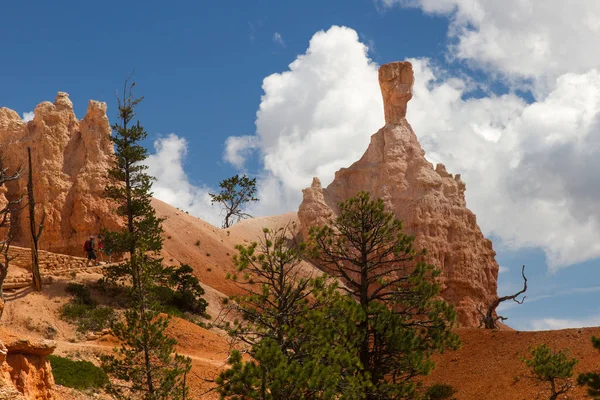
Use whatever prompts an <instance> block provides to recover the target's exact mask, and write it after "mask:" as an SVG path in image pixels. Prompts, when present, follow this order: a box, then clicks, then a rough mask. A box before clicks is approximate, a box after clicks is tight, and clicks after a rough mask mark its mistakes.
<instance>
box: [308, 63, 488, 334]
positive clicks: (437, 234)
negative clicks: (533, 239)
mask: <svg viewBox="0 0 600 400" xmlns="http://www.w3.org/2000/svg"><path fill="white" fill-rule="evenodd" d="M379 82H380V86H381V90H382V93H383V100H384V107H385V121H386V125H385V126H384V127H383V128H381V129H380V130H379V131H378V132H377V133H375V134H374V135H373V136H372V137H371V143H370V145H369V147H368V149H367V151H366V153H365V154H364V155H363V156H362V158H361V159H360V160H358V161H357V162H355V163H354V164H352V165H351V166H350V167H349V168H342V169H340V170H339V171H337V172H336V174H335V178H334V180H333V182H332V183H331V184H330V185H329V186H328V187H327V188H325V189H323V188H322V187H321V184H320V182H319V181H318V179H316V178H315V180H313V184H312V186H311V187H310V188H307V189H304V190H303V194H304V199H303V202H302V204H301V205H300V209H299V211H298V218H299V220H300V224H301V228H302V232H303V235H304V236H305V237H306V235H307V232H308V229H309V228H310V227H311V226H313V225H315V224H317V225H320V224H324V223H326V222H327V221H328V220H329V218H330V217H331V216H332V215H336V214H337V212H338V209H337V206H336V204H337V203H339V202H341V201H344V200H346V199H348V198H350V197H352V196H355V195H356V194H357V193H358V192H360V191H362V190H366V191H368V192H370V194H371V196H372V197H374V198H382V199H383V201H384V202H385V204H386V207H387V208H388V209H389V210H393V211H394V212H395V214H396V216H397V217H398V218H399V219H401V220H403V221H404V225H403V226H404V229H405V231H406V232H407V233H409V234H411V235H414V236H415V237H416V239H415V247H416V248H417V249H418V248H426V249H427V251H428V254H427V256H426V261H427V262H429V263H432V264H434V265H435V266H436V267H438V268H440V269H441V271H442V276H441V284H442V288H443V290H442V296H443V297H444V299H446V300H447V301H448V302H450V303H451V304H453V305H454V306H455V308H456V310H457V312H458V316H459V322H460V324H461V325H463V326H478V325H479V319H478V313H477V310H476V308H477V306H478V305H480V304H482V305H487V304H489V303H490V302H491V301H493V300H494V299H495V298H496V289H497V279H498V264H497V263H496V261H495V258H494V257H495V254H496V253H495V251H494V250H493V248H492V243H491V242H490V241H489V240H488V239H486V238H485V237H484V236H483V234H482V233H481V230H480V229H479V226H478V225H477V221H476V218H475V214H473V213H472V212H471V211H470V210H469V209H468V208H467V207H466V202H465V183H464V182H463V181H462V180H461V178H460V175H455V176H453V175H452V174H450V173H448V172H447V171H446V168H445V167H444V165H442V164H438V165H437V166H436V167H435V169H434V167H433V165H432V164H431V163H429V162H428V161H427V160H426V159H425V152H424V151H423V149H422V148H421V146H420V144H419V142H418V140H417V137H416V135H415V133H414V132H413V130H412V128H411V126H410V124H409V123H408V122H407V121H406V118H405V116H406V105H407V102H408V101H409V100H410V99H411V97H412V85H413V82H414V78H413V74H412V66H411V65H410V63H408V62H403V63H391V64H386V65H383V66H381V68H380V70H379Z"/></svg>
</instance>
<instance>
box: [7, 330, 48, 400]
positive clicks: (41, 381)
mask: <svg viewBox="0 0 600 400" xmlns="http://www.w3.org/2000/svg"><path fill="white" fill-rule="evenodd" d="M0 337H1V338H2V341H0V400H2V399H14V400H17V399H23V400H30V399H31V400H51V399H54V398H55V396H54V393H53V391H54V377H53V376H52V368H51V367H50V362H49V361H48V360H47V358H46V357H47V356H48V355H49V354H52V352H53V351H54V349H55V348H56V344H55V343H54V342H51V341H47V340H30V339H23V338H15V337H13V336H12V335H10V334H7V332H4V331H2V332H0Z"/></svg>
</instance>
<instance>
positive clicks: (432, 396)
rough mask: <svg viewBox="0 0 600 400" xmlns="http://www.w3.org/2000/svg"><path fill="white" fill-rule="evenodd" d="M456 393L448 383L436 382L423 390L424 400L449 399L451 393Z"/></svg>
mask: <svg viewBox="0 0 600 400" xmlns="http://www.w3.org/2000/svg"><path fill="white" fill-rule="evenodd" d="M454 393H456V390H454V388H453V387H452V386H450V385H444V384H441V383H436V384H435V385H433V386H430V387H429V388H428V389H427V391H426V392H425V399H426V400H442V399H449V398H451V397H452V395H453V394H454Z"/></svg>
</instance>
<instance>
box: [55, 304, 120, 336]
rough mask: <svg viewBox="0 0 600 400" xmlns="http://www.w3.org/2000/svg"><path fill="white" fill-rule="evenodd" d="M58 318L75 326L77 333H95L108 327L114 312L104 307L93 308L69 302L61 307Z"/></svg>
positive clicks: (112, 319) (113, 317)
mask: <svg viewBox="0 0 600 400" xmlns="http://www.w3.org/2000/svg"><path fill="white" fill-rule="evenodd" d="M60 317H61V318H62V319H64V320H65V321H67V322H71V323H75V324H77V331H78V332H82V333H85V332H88V331H94V332H95V331H101V330H102V329H104V328H108V327H109V326H110V324H111V322H112V321H114V319H115V310H113V309H112V308H110V307H105V306H100V307H95V306H88V305H85V304H81V303H77V302H70V303H67V304H65V305H64V306H62V307H61V309H60Z"/></svg>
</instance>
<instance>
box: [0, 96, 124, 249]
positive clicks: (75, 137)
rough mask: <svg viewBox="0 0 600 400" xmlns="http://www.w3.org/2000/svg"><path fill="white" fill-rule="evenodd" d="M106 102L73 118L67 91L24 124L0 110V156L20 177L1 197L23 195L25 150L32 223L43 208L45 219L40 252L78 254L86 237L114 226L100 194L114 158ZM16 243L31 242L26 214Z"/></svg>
mask: <svg viewBox="0 0 600 400" xmlns="http://www.w3.org/2000/svg"><path fill="white" fill-rule="evenodd" d="M110 132H111V130H110V124H109V122H108V118H107V116H106V103H100V102H97V101H94V100H91V101H90V102H89V105H88V109H87V113H86V115H85V117H84V118H83V119H82V120H81V121H79V120H77V118H76V116H75V113H74V111H73V104H72V103H71V100H70V99H69V95H68V94H67V93H63V92H59V93H58V95H57V96H56V99H55V101H54V103H51V102H48V101H46V102H43V103H41V104H39V105H38V106H37V107H36V108H35V110H34V118H33V120H32V121H29V122H27V123H25V122H23V121H22V120H21V118H20V117H19V115H18V114H17V113H16V112H15V111H12V110H9V109H7V108H0V155H1V156H3V157H4V164H5V167H8V168H9V172H12V171H14V170H15V169H16V168H18V167H19V166H20V167H22V169H23V176H22V178H21V179H19V180H18V181H16V182H12V183H9V184H7V185H6V190H7V193H6V194H5V196H6V198H8V199H14V198H17V197H18V196H19V195H21V194H23V193H26V188H27V176H26V175H27V147H31V153H32V160H33V181H34V194H35V200H36V203H38V204H39V206H38V207H37V220H38V222H39V221H40V220H41V216H42V209H44V210H45V213H46V219H45V224H44V232H43V234H42V236H41V240H40V248H41V249H44V250H49V251H53V252H57V253H66V254H73V255H81V254H82V250H81V249H82V247H83V242H84V240H85V238H86V236H89V235H90V234H97V233H99V232H100V230H101V229H102V228H109V229H113V228H116V227H117V225H116V224H117V222H116V220H115V218H114V215H113V213H112V212H111V206H110V203H109V202H108V201H107V200H106V199H104V198H103V196H102V194H103V191H104V187H105V186H106V182H107V180H106V171H107V168H108V167H109V164H110V159H111V156H112V154H113V147H112V144H111V142H110V138H109V135H110ZM2 198H3V195H2V193H0V203H2V201H3V199H2ZM16 217H17V220H18V223H17V224H15V225H16V240H15V243H14V244H16V245H23V246H28V245H29V243H30V234H29V215H28V212H27V210H23V211H21V212H20V213H19V214H18V215H17V216H16Z"/></svg>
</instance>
